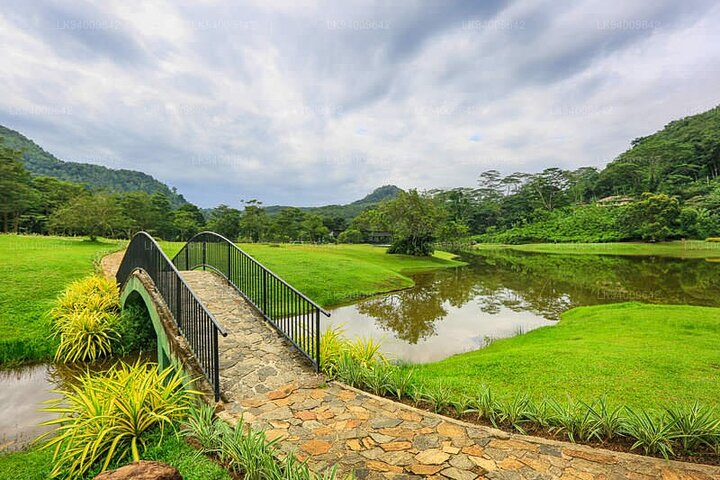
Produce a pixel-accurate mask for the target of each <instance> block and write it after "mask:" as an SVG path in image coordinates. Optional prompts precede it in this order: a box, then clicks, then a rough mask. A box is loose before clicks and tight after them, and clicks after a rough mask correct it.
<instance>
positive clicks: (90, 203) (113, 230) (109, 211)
mask: <svg viewBox="0 0 720 480" xmlns="http://www.w3.org/2000/svg"><path fill="white" fill-rule="evenodd" d="M129 224H130V219H128V218H127V217H126V216H125V215H123V212H122V209H121V208H120V205H119V202H118V199H117V198H116V197H115V196H114V195H109V194H107V193H95V194H87V195H82V196H80V197H76V198H74V199H73V200H71V201H70V203H68V204H67V205H65V206H64V207H61V208H60V209H58V210H57V211H56V212H55V213H54V214H53V215H52V217H51V218H50V226H51V229H52V230H53V231H56V232H59V233H65V234H68V233H69V234H75V235H87V236H89V237H90V240H92V241H94V240H96V239H97V237H99V236H101V235H104V236H109V237H115V236H117V234H118V233H120V232H123V231H124V230H125V229H127V228H128V226H129Z"/></svg>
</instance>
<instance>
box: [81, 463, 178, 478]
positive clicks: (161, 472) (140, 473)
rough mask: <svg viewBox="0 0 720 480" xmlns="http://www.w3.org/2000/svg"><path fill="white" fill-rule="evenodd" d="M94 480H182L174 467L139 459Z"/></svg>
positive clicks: (104, 473) (102, 474)
mask: <svg viewBox="0 0 720 480" xmlns="http://www.w3.org/2000/svg"><path fill="white" fill-rule="evenodd" d="M95 480H182V476H181V475H180V472H178V470H177V468H175V467H171V466H169V465H165V464H164V463H160V462H148V461H145V460H141V461H139V462H135V463H131V464H130V465H125V466H124V467H120V468H118V469H115V470H108V471H107V472H103V473H101V474H100V475H98V476H97V477H95Z"/></svg>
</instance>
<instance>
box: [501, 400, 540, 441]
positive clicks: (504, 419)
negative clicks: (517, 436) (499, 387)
mask: <svg viewBox="0 0 720 480" xmlns="http://www.w3.org/2000/svg"><path fill="white" fill-rule="evenodd" d="M497 410H498V413H497V422H498V423H504V424H507V425H510V426H511V427H513V428H514V429H515V430H517V431H518V432H520V433H525V425H526V424H528V423H529V422H531V421H532V419H533V413H534V412H535V408H534V406H533V402H532V400H531V399H530V396H529V395H528V394H527V393H518V394H517V395H515V396H514V397H513V398H512V399H510V400H508V401H504V402H498V406H497Z"/></svg>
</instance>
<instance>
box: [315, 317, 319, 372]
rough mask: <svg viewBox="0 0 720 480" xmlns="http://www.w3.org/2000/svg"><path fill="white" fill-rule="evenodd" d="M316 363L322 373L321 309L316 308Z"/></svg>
mask: <svg viewBox="0 0 720 480" xmlns="http://www.w3.org/2000/svg"><path fill="white" fill-rule="evenodd" d="M315 362H317V371H318V373H320V309H319V308H317V307H316V308H315Z"/></svg>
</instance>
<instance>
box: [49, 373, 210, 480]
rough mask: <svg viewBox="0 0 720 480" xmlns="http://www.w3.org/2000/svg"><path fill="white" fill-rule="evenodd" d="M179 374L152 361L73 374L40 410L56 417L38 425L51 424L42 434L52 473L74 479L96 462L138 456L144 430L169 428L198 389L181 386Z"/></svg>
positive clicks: (142, 443) (103, 465)
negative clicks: (50, 452) (74, 379)
mask: <svg viewBox="0 0 720 480" xmlns="http://www.w3.org/2000/svg"><path fill="white" fill-rule="evenodd" d="M183 382H184V379H183V376H182V375H181V374H180V373H178V372H175V371H174V370H171V369H166V370H164V371H162V372H160V371H158V369H157V365H155V364H140V363H139V362H136V363H135V364H133V365H128V364H125V363H122V362H121V363H119V364H117V365H115V366H113V367H112V368H110V369H109V370H108V371H107V372H105V374H102V375H91V374H89V373H87V374H84V375H82V376H81V377H79V378H77V383H76V384H75V385H71V387H70V389H69V390H64V391H58V393H60V394H62V397H61V398H58V399H56V400H52V401H50V402H49V406H48V407H46V408H44V410H45V411H47V412H51V413H53V414H57V415H58V417H57V418H55V419H53V420H49V421H47V422H45V423H43V425H49V426H57V429H55V430H54V431H52V432H49V434H46V436H44V437H42V438H46V437H47V441H46V442H45V443H44V445H43V448H52V449H54V454H53V471H52V475H53V476H54V477H55V476H59V475H61V474H65V475H66V476H67V477H68V478H71V479H72V478H79V477H82V476H83V474H85V473H86V472H87V471H88V469H89V468H90V467H91V466H92V465H93V464H95V463H96V462H100V461H102V462H103V463H102V470H105V469H106V468H107V466H108V464H109V463H110V462H111V461H112V460H113V459H124V458H127V457H130V458H132V459H133V460H134V461H138V460H139V459H140V450H141V449H142V448H143V447H144V443H145V439H144V434H145V433H146V432H148V431H150V430H152V429H155V428H159V429H160V431H161V436H162V432H164V430H165V429H166V428H174V427H175V424H176V422H178V421H180V420H181V419H183V418H184V417H185V416H186V414H187V412H188V410H189V408H190V405H191V403H192V401H193V400H192V399H193V396H194V395H195V394H197V393H198V392H194V391H191V390H186V389H185V388H184V384H183Z"/></svg>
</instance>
